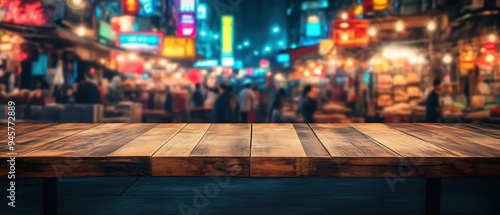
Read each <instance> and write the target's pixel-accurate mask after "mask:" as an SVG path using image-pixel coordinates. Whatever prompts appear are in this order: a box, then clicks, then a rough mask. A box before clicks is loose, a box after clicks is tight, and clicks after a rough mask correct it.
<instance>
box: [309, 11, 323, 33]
mask: <svg viewBox="0 0 500 215" xmlns="http://www.w3.org/2000/svg"><path fill="white" fill-rule="evenodd" d="M306 36H308V37H319V36H321V21H320V19H319V17H318V16H316V15H312V16H309V17H307V25H306Z"/></svg>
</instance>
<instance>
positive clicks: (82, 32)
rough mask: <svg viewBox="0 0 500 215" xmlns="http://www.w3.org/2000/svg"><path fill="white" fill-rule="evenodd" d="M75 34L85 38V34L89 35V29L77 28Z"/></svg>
mask: <svg viewBox="0 0 500 215" xmlns="http://www.w3.org/2000/svg"><path fill="white" fill-rule="evenodd" d="M75 32H76V34H77V35H78V36H80V37H83V36H85V33H87V29H86V28H85V27H84V26H80V27H78V28H76V31H75Z"/></svg>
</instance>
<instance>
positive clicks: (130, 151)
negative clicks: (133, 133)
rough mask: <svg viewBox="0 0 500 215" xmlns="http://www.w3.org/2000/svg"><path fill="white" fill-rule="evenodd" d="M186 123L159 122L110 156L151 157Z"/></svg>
mask: <svg viewBox="0 0 500 215" xmlns="http://www.w3.org/2000/svg"><path fill="white" fill-rule="evenodd" d="M185 126H186V124H159V125H156V126H155V127H153V128H152V129H151V130H149V131H147V132H146V133H144V134H142V135H141V136H139V137H137V138H135V139H134V140H132V141H130V142H128V143H127V144H125V145H123V146H122V147H120V148H119V149H117V150H116V151H114V152H112V153H110V154H109V155H107V156H108V157H126V156H135V157H142V156H147V157H151V156H152V155H153V154H154V153H155V152H156V151H157V150H158V149H160V147H161V146H163V144H165V143H166V142H167V141H168V140H170V139H171V138H172V137H174V135H175V134H177V133H178V132H179V131H180V130H181V129H182V128H184V127H185Z"/></svg>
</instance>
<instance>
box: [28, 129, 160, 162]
mask: <svg viewBox="0 0 500 215" xmlns="http://www.w3.org/2000/svg"><path fill="white" fill-rule="evenodd" d="M153 126H154V125H153V124H122V123H117V124H102V125H99V126H96V127H93V128H91V129H88V130H85V131H82V132H80V133H78V134H76V135H73V136H70V137H68V138H64V139H62V140H60V141H57V142H53V143H51V144H47V145H46V146H44V147H41V148H40V149H37V150H35V151H33V152H31V153H28V154H26V156H34V157H54V156H66V157H105V156H106V155H108V154H110V153H111V152H113V151H115V150H116V149H118V148H120V147H122V146H123V145H125V144H126V143H128V142H129V141H131V140H133V139H135V138H137V137H138V136H139V135H141V134H143V133H145V132H146V131H148V130H149V129H151V128H152V127H153Z"/></svg>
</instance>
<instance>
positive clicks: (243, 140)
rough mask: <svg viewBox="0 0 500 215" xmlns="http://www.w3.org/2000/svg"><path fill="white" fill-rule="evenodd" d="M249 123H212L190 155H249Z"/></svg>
mask: <svg viewBox="0 0 500 215" xmlns="http://www.w3.org/2000/svg"><path fill="white" fill-rule="evenodd" d="M251 129H252V128H251V125H250V124H212V126H211V127H210V128H209V129H208V130H207V132H206V133H205V136H204V137H203V139H201V141H200V142H199V143H198V145H197V146H196V147H195V149H194V150H193V152H192V153H191V154H190V155H189V156H190V157H246V158H248V157H249V156H250V133H251Z"/></svg>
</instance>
